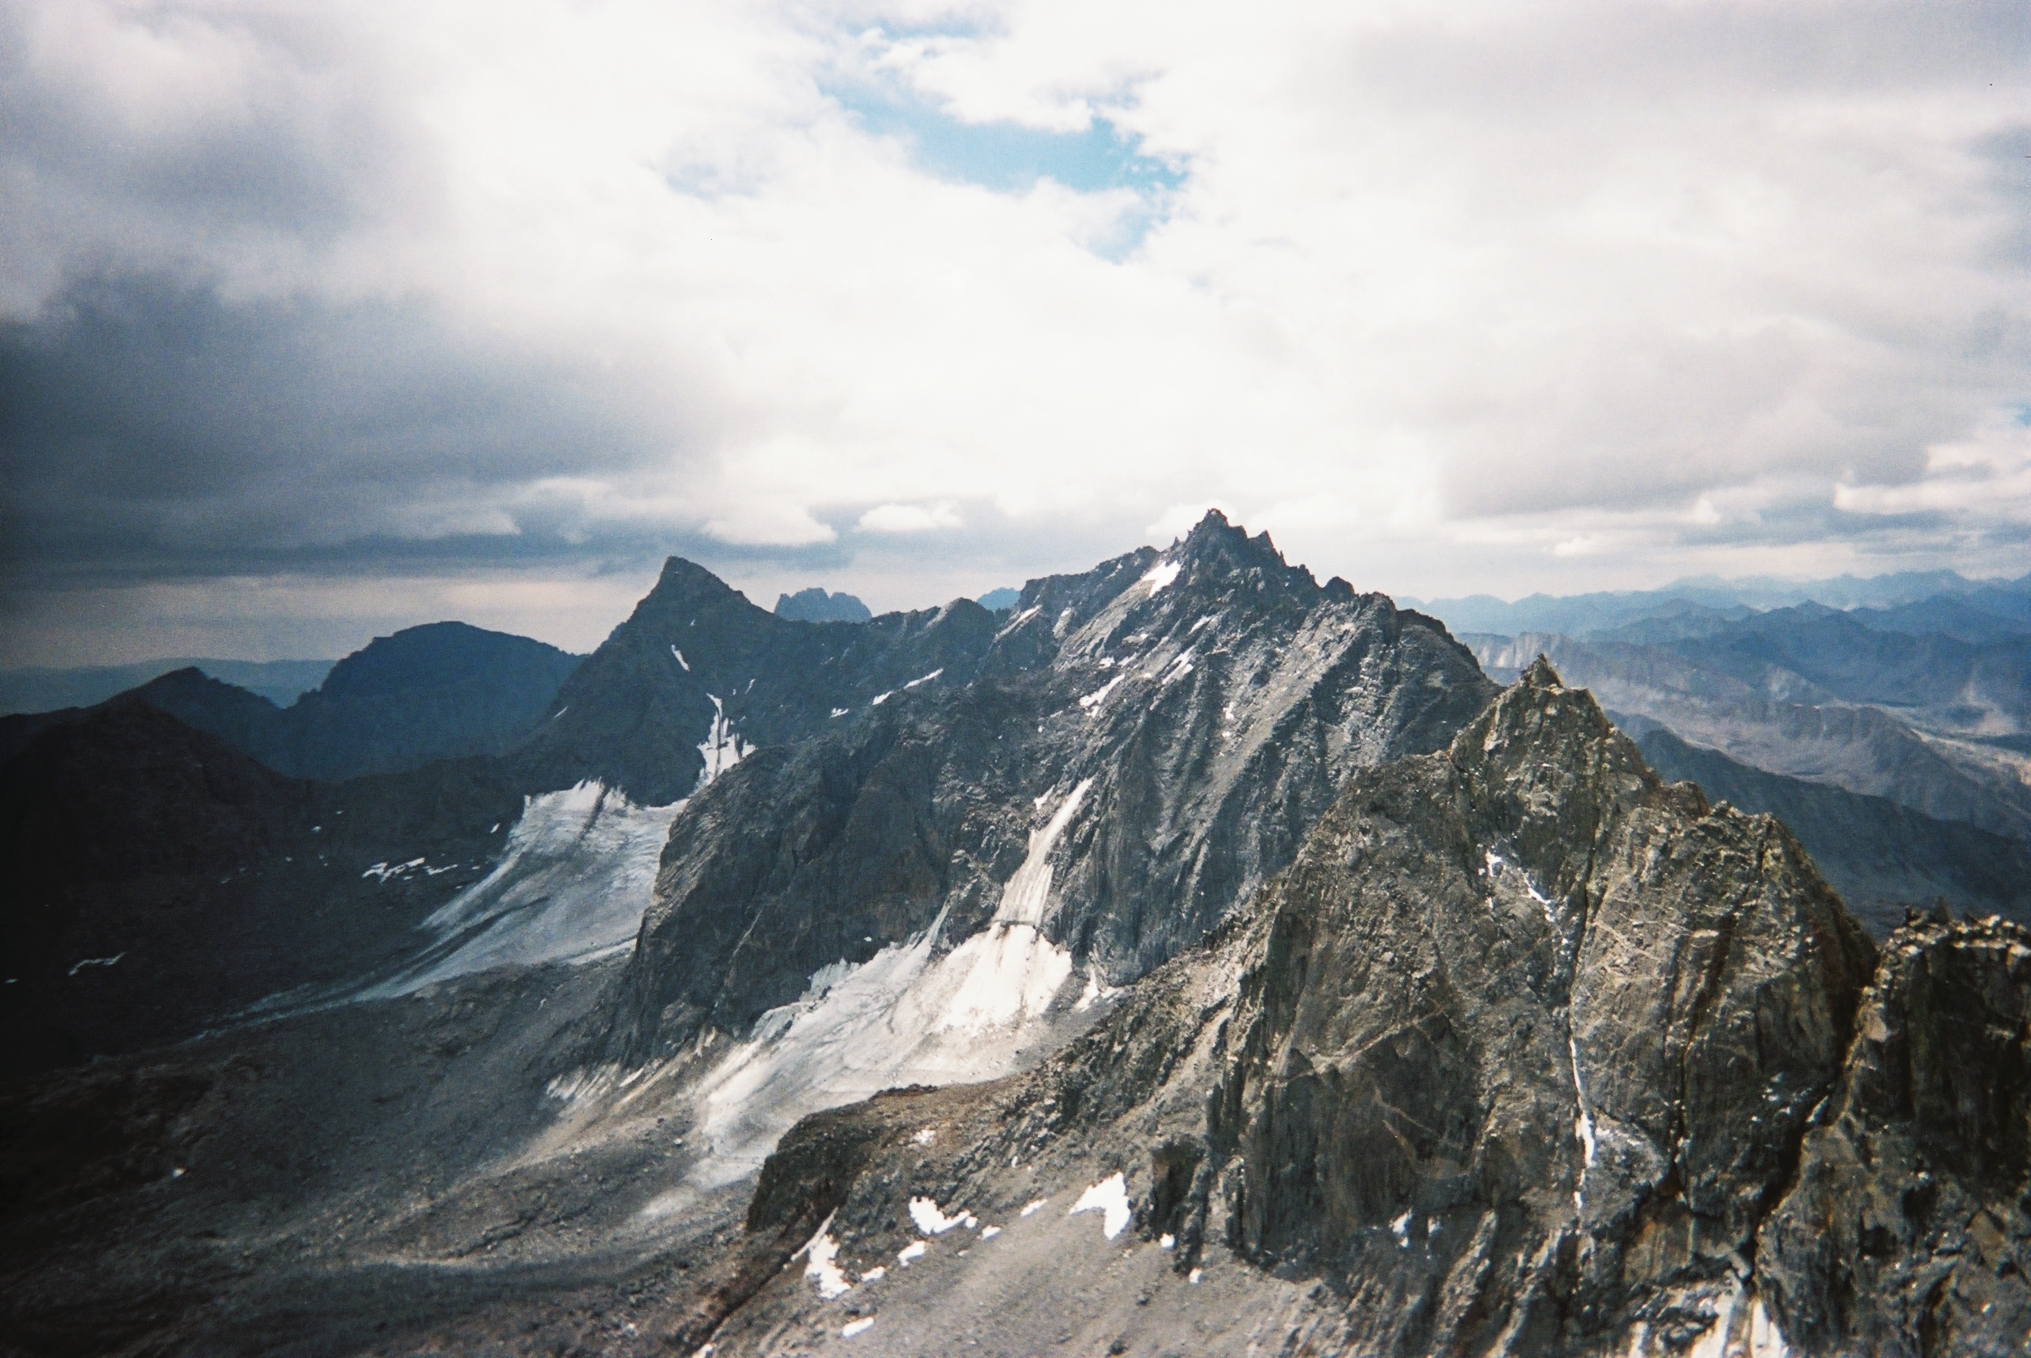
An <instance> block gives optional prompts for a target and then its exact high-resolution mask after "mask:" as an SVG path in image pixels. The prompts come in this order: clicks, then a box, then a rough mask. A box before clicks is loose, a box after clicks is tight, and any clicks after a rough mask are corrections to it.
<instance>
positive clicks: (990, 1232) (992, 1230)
mask: <svg viewBox="0 0 2031 1358" xmlns="http://www.w3.org/2000/svg"><path fill="white" fill-rule="evenodd" d="M1000 1234H1001V1227H999V1226H982V1227H981V1228H980V1238H981V1239H982V1240H992V1239H994V1238H995V1237H996V1236H998V1235H1000Z"/></svg>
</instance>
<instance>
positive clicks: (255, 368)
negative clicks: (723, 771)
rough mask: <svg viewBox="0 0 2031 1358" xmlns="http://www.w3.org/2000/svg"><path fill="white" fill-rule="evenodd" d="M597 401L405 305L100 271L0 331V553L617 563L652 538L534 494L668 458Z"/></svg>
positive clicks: (56, 571) (143, 569)
mask: <svg viewBox="0 0 2031 1358" xmlns="http://www.w3.org/2000/svg"><path fill="white" fill-rule="evenodd" d="M615 408H616V403H615V402H614V401H613V400H612V393H610V392H608V391H605V390H603V389H602V384H601V382H600V380H599V379H598V377H597V375H596V374H588V373H584V372H572V371H561V370H559V369H558V368H556V367H555V366H554V365H548V364H543V363H539V362H536V361H534V360H518V359H517V358H516V357H515V356H514V355H512V354H500V353H485V352H480V353H475V352H474V346H473V345H472V344H470V343H469V342H461V341H459V340H456V339H454V338H453V337H451V336H449V335H448V334H447V333H446V332H445V331H444V329H443V328H442V327H441V326H439V325H438V324H436V323H435V321H434V318H433V317H432V316H431V314H430V312H429V309H428V308H427V307H425V306H423V305H420V304H409V305H401V304H389V303H363V304H359V305H354V306H346V307H340V306H335V305H333V304H330V303H326V302H317V301H309V300H296V301H287V302H272V301H263V302H254V303H247V304H239V305H229V304H227V303H226V302H224V301H222V300H221V299H220V298H219V297H218V296H217V295H215V294H214V293H213V292H211V291H210V290H208V289H203V288H193V287H188V286H184V285H179V284H176V283H172V282H168V281H165V280H163V279H161V278H149V277H134V276H129V277H124V278H111V279H97V280H93V281H91V282H89V283H85V284H81V285H79V286H77V287H74V288H72V289H71V290H70V291H69V292H68V293H67V294H66V295H65V296H64V297H63V298H62V299H61V300H60V301H59V302H58V303H57V304H55V305H53V306H51V307H49V308H48V309H47V310H46V311H45V313H44V315H43V317H42V318H40V319H38V320H36V321H34V322H14V323H8V324H5V325H4V326H0V483H4V490H0V541H4V544H5V545H4V546H0V553H4V558H0V559H4V561H5V569H6V573H7V577H8V582H9V588H10V590H11V589H16V588H20V587H22V586H23V585H25V584H29V583H41V584H45V585H47V584H53V583H56V582H57V580H59V579H61V580H63V581H66V582H69V583H72V584H78V583H96V582H103V581H109V580H115V579H122V578H133V577H136V576H157V577H160V576H169V577H190V576H202V575H207V574H222V573H233V572H242V571H248V570H255V569H260V570H290V569H331V568H336V567H341V566H343V567H346V568H361V567H369V568H371V567H374V566H376V565H386V566H392V565H404V566H413V565H417V564H429V563H436V564H439V565H449V566H458V565H502V564H511V563H516V562H529V561H537V560H546V559H571V560H576V561H584V560H586V559H588V558H589V557H592V558H596V557H598V556H599V555H600V554H602V553H607V552H610V553H615V554H618V555H620V556H623V557H628V558H634V557H638V556H640V555H642V554H644V553H653V552H654V551H656V550H659V548H660V546H661V544H662V542H663V541H664V540H665V537H664V535H659V534H655V533H651V532H647V531H642V530H636V529H632V528H630V527H628V526H627V525H626V524H624V523H623V524H618V525H617V524H614V523H611V522H598V523H596V522H593V521H591V520H590V519H589V518H588V516H587V515H586V513H585V512H584V508H583V506H582V505H581V504H580V503H578V501H577V500H576V499H575V498H574V496H573V495H572V494H571V493H570V491H569V490H568V489H562V490H550V491H546V490H545V489H544V485H543V483H545V482H546V481H550V480H554V479H558V478H566V479H568V478H571V477H573V476H585V475H593V474H611V473H615V472H621V473H625V471H626V470H627V469H629V468H631V467H634V466H638V465H640V464H642V463H643V462H644V460H646V459H649V458H651V457H655V458H658V459H662V460H663V461H664V463H665V464H667V460H668V458H669V455H670V454H671V452H672V451H673V449H672V448H671V447H670V446H669V445H668V443H667V442H665V441H664V438H665V437H667V436H668V431H663V433H661V434H659V433H657V432H656V431H651V430H648V429H645V428H641V427H633V426H630V425H628V424H626V423H625V422H623V421H622V420H621V419H619V418H617V417H616V416H615V414H614V413H613V411H614V410H615ZM621 408H623V409H624V408H625V407H624V406H623V407H621ZM679 436H680V437H681V431H680V433H679Z"/></svg>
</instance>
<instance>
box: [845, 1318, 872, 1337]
mask: <svg viewBox="0 0 2031 1358" xmlns="http://www.w3.org/2000/svg"><path fill="white" fill-rule="evenodd" d="M872 1324H874V1317H873V1316H862V1317H861V1318H860V1319H859V1320H849V1321H847V1322H846V1323H845V1324H844V1325H842V1326H840V1327H839V1337H840V1338H841V1339H851V1338H853V1337H854V1336H855V1335H857V1334H865V1333H867V1329H868V1327H869V1326H870V1325H872Z"/></svg>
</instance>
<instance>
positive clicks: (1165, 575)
mask: <svg viewBox="0 0 2031 1358" xmlns="http://www.w3.org/2000/svg"><path fill="white" fill-rule="evenodd" d="M1178 570H1179V566H1178V563H1177V562H1175V561H1159V562H1157V564H1156V565H1154V566H1151V567H1150V568H1149V574H1147V575H1145V576H1143V578H1142V581H1141V583H1143V584H1145V585H1148V586H1149V596H1148V597H1150V598H1152V599H1154V598H1156V596H1157V591H1159V590H1161V589H1162V588H1163V587H1164V586H1166V585H1168V584H1170V583H1171V581H1173V580H1175V579H1177V578H1178Z"/></svg>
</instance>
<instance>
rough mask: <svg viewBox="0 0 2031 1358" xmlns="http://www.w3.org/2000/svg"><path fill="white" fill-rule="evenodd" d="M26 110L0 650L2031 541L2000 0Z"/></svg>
mask: <svg viewBox="0 0 2031 1358" xmlns="http://www.w3.org/2000/svg"><path fill="white" fill-rule="evenodd" d="M0 137H4V144H0V239H4V240H6V241H7V242H8V245H7V248H6V249H5V250H4V251H0V561H4V569H5V586H4V593H0V610H4V613H0V621H4V625H5V637H6V640H5V644H4V650H0V663H8V664H23V663H83V662H91V661H118V660H126V659H135V658H140V657H143V656H147V655H153V654H162V653H182V654H190V653H224V654H239V655H247V656H252V657H264V656H274V655H284V654H319V653H321V654H337V653H339V652H340V651H343V650H347V649H351V648H352V647H354V646H357V645H359V644H360V643H362V642H363V641H365V640H366V639H367V637H368V636H370V635H372V634H373V633H374V632H376V631H386V630H389V629H390V628H391V627H394V626H400V625H403V624H406V623H412V622H418V621H424V620H427V619H429V618H433V617H443V616H458V617H464V618H467V619H470V620H472V621H475V622H481V623H485V624H489V625H494V626H502V627H507V628H510V629H512V630H517V631H525V632H530V633H533V634H535V635H539V636H542V637H545V638H546V639H549V640H553V641H556V642H558V643H559V644H563V645H567V646H571V647H574V648H577V649H587V648H589V647H590V646H592V645H593V644H595V643H596V642H597V641H598V640H599V638H600V637H601V636H602V635H603V634H604V633H605V631H606V630H607V629H608V628H609V627H611V626H612V625H613V623H615V622H616V621H618V620H619V618H620V617H621V616H622V615H623V614H624V613H625V611H626V608H627V607H628V605H629V604H630V603H631V602H632V601H633V599H634V598H635V597H636V596H637V595H639V593H640V592H641V591H642V590H643V589H644V588H646V586H647V584H648V582H649V581H650V580H651V579H653V576H654V571H655V568H656V565H657V563H658V562H659V561H660V560H661V558H662V556H663V555H664V554H666V553H669V552H677V553H681V554H683V555H687V556H691V557H693V558H695V559H698V560H701V561H703V562H705V563H706V564H708V565H710V566H712V567H713V568H714V569H716V570H719V571H720V572H721V573H722V574H724V575H726V576H727V577H728V578H729V579H731V580H733V581H734V583H736V584H737V585H740V586H742V587H744V588H746V589H748V591H749V593H750V595H751V597H755V598H756V599H757V600H758V601H759V602H762V603H764V604H767V603H769V602H771V601H772V600H773V598H774V594H775V591H776V590H778V589H785V588H792V589H793V588H796V587H798V586H801V585H806V584H813V583H818V584H825V585H827V586H829V587H832V588H840V587H845V588H849V589H852V590H854V591H855V592H856V593H859V594H861V595H862V596H863V597H864V598H866V599H867V600H868V602H869V603H871V604H873V605H874V606H875V607H877V608H882V607H899V606H920V605H924V604H927V603H932V602H937V601H940V600H942V599H944V598H947V597H950V596H952V595H954V594H960V593H966V594H973V593H978V592H980V591H982V590H984V589H987V588H989V587H991V586H994V585H999V584H1006V583H1017V582H1019V581H1020V580H1021V579H1022V578H1023V577H1025V576H1027V575H1034V574H1039V573H1042V572H1044V571H1048V570H1058V569H1077V568H1082V567H1084V566H1086V565H1089V564H1091V562H1092V561H1094V560H1096V559H1098V558H1100V557H1102V556H1105V555H1111V554H1113V553H1115V552H1118V551H1122V550H1125V549H1127V548H1129V547H1131V546H1133V545H1135V544H1136V543H1137V542H1140V541H1146V540H1148V541H1156V542H1159V543H1161V542H1164V541H1168V540H1169V538H1170V536H1171V535H1172V534H1174V533H1176V532H1179V531H1182V529H1183V528H1185V527H1187V526H1189V523H1190V522H1191V520H1193V519H1195V518H1196V517H1197V516H1198V514H1199V513H1200V512H1201V511H1202V510H1203V509H1204V508H1205V507H1206V506H1207V505H1209V504H1218V505H1221V506H1222V507H1224V508H1226V509H1227V510H1228V511H1229V513H1230V514H1231V515H1233V516H1235V517H1236V518H1238V519H1239V520H1241V521H1243V522H1245V523H1246V524H1247V525H1248V526H1249V527H1250V528H1251V529H1254V528H1267V529H1269V530H1270V531H1271V532H1272V533H1274V534H1275V536H1276V537H1277V540H1278V542H1279V544H1280V545H1282V546H1283V547H1284V548H1285V550H1286V552H1287V553H1288V554H1289V555H1290V556H1291V557H1292V559H1294V560H1300V561H1304V562H1306V563H1308V564H1310V565H1311V566H1312V567H1313V568H1314V570H1315V571H1317V573H1319V574H1320V575H1321V576H1325V575H1328V574H1334V573H1337V574H1341V575H1345V576H1347V577H1348V578H1349V579H1351V580H1353V581H1354V582H1355V583H1356V584H1357V585H1360V586H1362V587H1364V588H1368V587H1372V588H1384V589H1389V590H1392V591H1400V592H1405V593H1412V594H1421V595H1433V594H1445V593H1465V592H1469V591H1475V590H1484V591H1489V592H1494V593H1500V594H1504V595H1516V594H1520V593H1524V592H1528V591H1530V590H1533V589H1548V590H1553V591H1572V590H1578V589H1589V588H1613V587H1622V586H1641V585H1653V584H1656V583H1659V582H1662V581H1663V580H1666V579H1669V578H1671V577H1674V576H1677V575H1682V574H1690V573H1695V572H1714V573H1721V574H1749V573H1780V574H1793V575H1825V574H1833V573H1837V572H1840V571H1855V572H1858V573H1864V574H1867V573H1876V572H1880V571H1884V570H1893V569H1901V568H1905V567H1914V566H1923V567H1934V566H1951V567H1955V568H1958V569H1960V570H1962V571H1964V572H1967V573H1970V574H1999V573H2008V574H2012V575H2017V574H2022V573H2023V572H2024V571H2025V570H2026V569H2027V568H2031V362H2027V356H2031V24H2027V23H2026V21H2025V17H2024V10H2023V7H2022V5H2021V3H2020V0H1998V2H1997V3H1993V4H1985V3H1958V4H1946V5H1928V6H1913V5H1909V4H1903V3H1869V2H1868V0H1852V2H1850V3H1840V4H1833V3H1798V2H1797V0H1764V2H1762V3H1754V4H1749V3H1743V4H1713V3H1675V4H1660V5H1645V4H1638V3H1630V2H1629V0H1602V2H1600V3H1564V4H1560V3H1551V4H1542V5H1532V6H1529V7H1520V6H1514V5H1510V4H1476V3H1473V0H1462V2H1458V3H1448V4H1445V5H1436V4H1430V5H1409V4H1348V5H1337V6H1322V5H1317V4H1310V3H1306V4H1293V5H1276V4H1267V3H1253V4H1248V5H1225V6H1219V5H1194V4H1188V3H1178V2H1177V0H1166V3H1162V4H1138V3H1127V2H1124V3H1114V4H1108V5H1094V4H1091V3H1070V2H1064V3H1060V2H1059V0H1049V2H1039V3H1014V4H1006V5H978V6H975V5H957V6H952V5H925V4H908V3H901V4H854V3H839V4H828V3H823V2H822V0H817V2H813V3H784V4H772V3H768V2H767V0H737V2H734V3H723V4H714V3H711V2H710V0H697V2H694V3H686V4H683V5H673V4H647V3H592V4H586V3H566V2H565V0H554V2H549V0H487V3H474V4H460V3H428V4H418V3H414V0H408V2H405V3H400V4H396V3H375V2H374V0H329V3H322V4H319V3H298V4H286V3H275V0H262V3H226V2H224V0H220V2H216V3H207V2H201V0H182V2H180V3H162V4H142V3H105V2H104V0H48V2H47V3H37V2H36V0H10V2H9V3H7V4H5V5H0Z"/></svg>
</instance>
